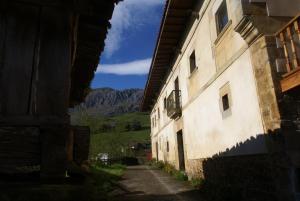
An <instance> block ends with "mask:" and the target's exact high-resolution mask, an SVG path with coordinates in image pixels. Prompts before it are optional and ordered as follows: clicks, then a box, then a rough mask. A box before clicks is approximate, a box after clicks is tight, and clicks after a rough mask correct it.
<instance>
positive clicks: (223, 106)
mask: <svg viewBox="0 0 300 201" xmlns="http://www.w3.org/2000/svg"><path fill="white" fill-rule="evenodd" d="M219 104H220V111H221V113H222V118H223V119H225V118H227V117H229V116H230V115H231V108H232V98H231V91H230V85H229V82H228V83H226V84H225V85H224V86H223V87H222V88H221V89H220V103H219Z"/></svg>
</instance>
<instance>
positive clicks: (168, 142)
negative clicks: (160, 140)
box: [167, 141, 169, 152]
mask: <svg viewBox="0 0 300 201" xmlns="http://www.w3.org/2000/svg"><path fill="white" fill-rule="evenodd" d="M167 152H169V141H167Z"/></svg>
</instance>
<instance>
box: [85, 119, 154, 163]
mask: <svg viewBox="0 0 300 201" xmlns="http://www.w3.org/2000/svg"><path fill="white" fill-rule="evenodd" d="M134 121H138V122H140V124H141V130H138V131H133V130H130V131H127V130H126V125H127V124H128V123H130V122H134ZM92 122H93V123H92V124H91V125H90V126H95V123H94V122H95V120H93V121H92ZM111 122H114V123H115V124H116V127H115V128H114V129H112V130H108V131H102V130H101V129H92V130H94V132H92V135H91V146H90V156H91V157H95V156H96V155H97V154H98V153H109V154H110V155H113V156H115V157H118V156H121V155H125V156H132V153H131V152H130V149H129V148H130V146H132V145H134V144H136V143H149V142H150V127H149V126H150V123H149V114H148V113H129V114H123V115H119V116H114V117H106V118H104V117H101V118H99V119H98V124H99V125H103V124H105V123H111ZM99 125H98V127H99Z"/></svg>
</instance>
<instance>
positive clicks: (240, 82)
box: [183, 51, 265, 159]
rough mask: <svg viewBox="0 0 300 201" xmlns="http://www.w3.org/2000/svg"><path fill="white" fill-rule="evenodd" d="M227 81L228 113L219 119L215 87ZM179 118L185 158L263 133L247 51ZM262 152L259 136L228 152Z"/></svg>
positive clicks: (206, 154) (207, 153) (202, 155)
mask: <svg viewBox="0 0 300 201" xmlns="http://www.w3.org/2000/svg"><path fill="white" fill-rule="evenodd" d="M227 82H229V83H230V89H231V97H232V114H231V116H229V117H227V118H225V119H223V118H222V113H221V111H220V105H219V99H220V96H219V89H220V88H221V87H222V86H223V85H224V84H226V83H227ZM183 119H184V136H185V143H186V149H187V155H188V159H199V158H206V157H211V156H213V155H214V154H217V153H219V152H224V151H226V149H230V148H232V147H233V146H235V145H236V144H237V143H241V142H245V141H246V140H247V139H250V138H251V137H256V135H259V134H263V133H264V130H263V125H262V120H261V115H260V110H259V105H258V100H257V93H256V88H255V82H254V77H253V72H252V66H251V60H250V55H249V52H248V51H247V52H245V53H244V55H243V56H241V57H240V58H239V59H238V60H237V61H236V62H235V63H234V64H232V65H231V67H230V68H228V69H227V70H226V71H225V72H224V73H223V74H222V75H221V76H219V77H218V79H216V81H215V82H213V84H211V85H210V86H209V87H208V88H207V89H206V90H205V91H203V93H202V94H199V97H198V98H197V99H195V101H194V102H192V103H191V104H190V105H188V106H186V108H185V109H184V110H183ZM262 152H265V145H264V142H262V141H261V140H260V139H259V140H258V141H256V140H253V144H249V145H248V144H247V145H246V147H245V148H244V147H243V148H242V149H239V150H237V151H234V152H233V153H228V155H238V154H254V153H262Z"/></svg>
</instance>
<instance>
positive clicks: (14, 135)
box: [0, 127, 40, 174]
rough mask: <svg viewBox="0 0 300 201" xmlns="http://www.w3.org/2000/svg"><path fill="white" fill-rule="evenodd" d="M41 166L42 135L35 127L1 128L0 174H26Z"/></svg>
mask: <svg viewBox="0 0 300 201" xmlns="http://www.w3.org/2000/svg"><path fill="white" fill-rule="evenodd" d="M39 165H40V133H39V129H38V128H34V127H0V172H1V173H8V174H9V173H24V171H26V170H27V169H24V168H26V167H32V166H39Z"/></svg>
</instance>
